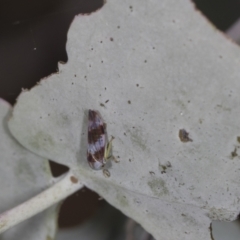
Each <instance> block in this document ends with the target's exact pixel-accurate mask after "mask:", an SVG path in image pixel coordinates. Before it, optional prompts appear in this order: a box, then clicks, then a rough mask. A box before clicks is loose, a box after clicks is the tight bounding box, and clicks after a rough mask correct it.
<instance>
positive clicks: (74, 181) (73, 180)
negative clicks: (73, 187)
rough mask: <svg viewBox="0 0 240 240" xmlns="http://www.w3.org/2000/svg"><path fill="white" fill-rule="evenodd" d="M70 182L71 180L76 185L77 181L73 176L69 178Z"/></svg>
mask: <svg viewBox="0 0 240 240" xmlns="http://www.w3.org/2000/svg"><path fill="white" fill-rule="evenodd" d="M70 180H71V182H72V183H77V182H78V179H77V178H76V177H74V176H71V177H70Z"/></svg>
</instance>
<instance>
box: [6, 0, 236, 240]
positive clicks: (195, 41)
mask: <svg viewBox="0 0 240 240" xmlns="http://www.w3.org/2000/svg"><path fill="white" fill-rule="evenodd" d="M67 52H68V56H69V61H68V63H67V64H64V65H62V64H59V73H57V74H53V75H51V76H49V77H48V78H47V79H44V80H42V81H41V82H40V84H39V85H38V86H36V87H34V88H33V89H31V90H30V91H25V92H23V93H22V94H21V95H20V96H19V98H18V102H17V104H16V106H15V107H14V111H13V115H12V118H11V120H10V122H9V127H10V131H11V132H12V134H13V135H14V136H15V137H16V139H17V140H18V141H19V142H20V143H21V144H22V145H23V146H25V147H26V148H28V149H29V150H31V151H33V152H35V153H37V154H38V155H40V156H42V157H45V158H49V159H52V160H54V161H56V162H59V163H62V164H65V165H68V166H69V167H70V169H72V170H74V172H75V176H77V177H78V178H79V179H80V180H81V182H82V183H84V184H85V185H86V186H87V187H89V188H91V189H93V190H95V191H96V192H98V193H99V194H100V195H101V196H102V197H103V198H105V199H106V200H107V201H108V202H109V203H111V204H112V205H114V206H115V207H116V208H118V209H120V210H121V211H122V212H123V213H124V214H126V215H127V216H129V217H131V218H133V219H134V220H136V221H137V222H139V223H140V224H141V225H142V226H143V227H144V228H145V229H146V230H147V231H149V232H150V233H151V234H152V235H153V236H154V237H155V238H156V239H159V240H162V239H168V240H176V239H186V240H188V239H189V240H192V239H199V240H200V239H204V240H208V239H209V240H210V239H211V232H210V224H211V222H212V220H227V221H232V220H234V219H236V218H237V215H238V210H239V208H240V203H239V197H240V188H239V182H240V159H239V156H238V154H239V152H240V150H239V148H240V137H239V136H240V126H239V125H240V124H239V113H240V104H239V91H240V81H239V80H240V71H239V59H240V58H239V57H240V51H239V47H238V46H237V45H235V44H234V43H232V42H231V41H229V40H228V39H227V38H226V37H225V36H224V35H223V34H222V33H220V32H218V31H217V30H216V29H215V28H214V27H213V26H212V25H210V24H209V23H208V22H207V20H206V19H205V18H204V17H203V16H202V15H201V14H200V13H199V12H197V11H196V10H195V8H194V6H193V4H192V3H191V2H190V1H189V2H188V1H183V0H179V1H174V0H158V1H157V0H152V1H143V0H141V1H139V0H138V1H136V0H130V1H126V0H123V1H116V0H110V1H108V2H107V3H106V4H105V5H104V7H103V8H102V9H101V10H99V11H97V12H95V13H93V14H91V15H90V16H81V15H80V16H77V17H76V18H75V20H74V21H73V23H72V25H71V28H70V30H69V33H68V42H67ZM88 109H94V110H98V111H99V112H100V113H101V115H102V117H103V119H104V120H105V122H106V123H107V131H108V135H109V136H110V135H112V136H114V137H115V139H114V141H113V155H114V156H115V157H116V158H117V159H119V160H120V162H119V163H115V162H114V161H112V162H111V163H110V164H107V166H106V167H107V168H108V170H109V172H110V177H109V178H106V177H105V176H104V175H103V173H102V171H94V170H92V169H90V167H89V166H88V163H87V160H86V151H87V134H88V132H87V120H88V119H87V112H88Z"/></svg>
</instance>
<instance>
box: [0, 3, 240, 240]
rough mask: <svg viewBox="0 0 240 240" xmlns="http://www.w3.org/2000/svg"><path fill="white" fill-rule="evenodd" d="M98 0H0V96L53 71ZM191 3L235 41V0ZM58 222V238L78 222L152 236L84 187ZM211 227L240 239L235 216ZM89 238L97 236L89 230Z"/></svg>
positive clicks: (239, 6)
mask: <svg viewBox="0 0 240 240" xmlns="http://www.w3.org/2000/svg"><path fill="white" fill-rule="evenodd" d="M103 4H104V3H103V0H21V1H19V0H8V1H6V0H5V1H4V0H1V1H0V98H3V99H5V100H6V101H8V102H10V103H11V104H12V105H13V104H14V103H15V101H16V99H17V96H18V95H19V93H20V92H21V90H22V89H29V88H31V87H33V86H34V85H35V84H36V83H37V82H39V81H40V79H42V78H44V77H46V76H48V75H50V74H52V73H54V72H57V71H58V62H67V61H68V56H67V53H66V48H65V46H66V41H67V32H68V29H69V27H70V25H71V22H72V21H73V19H74V16H75V15H78V14H91V13H92V12H94V11H97V10H98V9H100V8H101V7H102V6H103ZM194 4H195V6H196V9H198V10H199V11H201V12H202V14H203V15H205V16H206V17H207V18H208V19H209V21H210V22H212V24H213V25H214V26H215V27H216V28H218V29H219V30H220V31H223V32H225V33H226V34H228V36H229V37H230V38H232V39H233V40H234V41H235V42H239V39H240V23H239V22H238V19H239V17H240V0H221V1H219V0H195V1H194ZM51 168H52V172H53V175H54V176H59V175H61V174H62V173H64V172H66V171H67V170H68V168H67V167H65V166H62V165H59V164H56V163H53V162H51ZM83 206H84V207H83ZM103 216H104V218H103ZM99 222H101V224H102V225H99ZM59 226H60V228H61V229H62V230H61V231H60V233H59V235H58V239H80V238H79V236H80V235H79V234H80V233H79V228H74V227H79V226H82V227H83V228H84V229H85V230H84V231H89V232H93V231H94V229H96V230H97V229H100V228H101V229H103V228H107V232H106V233H104V234H105V235H104V236H105V237H103V239H111V240H115V239H124V240H125V239H126V240H134V239H137V240H140V237H139V236H142V239H145V240H151V239H153V238H152V237H151V235H149V234H147V233H144V230H143V229H141V227H140V226H139V225H138V224H137V223H135V222H134V221H132V220H131V219H128V218H126V217H125V216H124V215H122V214H121V213H120V212H119V211H118V210H116V209H114V208H113V207H111V206H110V205H108V204H107V203H106V202H105V201H104V200H101V199H99V196H98V195H97V194H96V193H94V192H92V191H90V190H88V189H83V190H81V191H79V192H77V193H75V194H73V195H72V196H70V197H69V198H68V199H66V200H65V201H64V202H63V204H62V206H61V209H60V215H59ZM212 228H213V237H214V239H215V240H235V239H240V225H239V222H238V221H235V222H234V223H219V222H214V223H213V225H212ZM70 229H71V230H73V229H75V232H74V231H71V236H74V234H76V236H78V237H77V238H74V237H73V238H70V237H69V236H70V235H68V234H70V233H69V230H70ZM99 231H100V230H99ZM89 232H88V236H90V235H89ZM136 232H137V234H138V235H136ZM139 234H140V235H139ZM229 234H230V235H229ZM136 236H138V237H136ZM231 237H232V238H231ZM82 239H83V238H82ZM88 239H100V238H98V237H96V236H94V235H92V238H90V237H89V238H88Z"/></svg>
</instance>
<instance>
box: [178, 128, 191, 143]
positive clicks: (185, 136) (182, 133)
mask: <svg viewBox="0 0 240 240" xmlns="http://www.w3.org/2000/svg"><path fill="white" fill-rule="evenodd" d="M178 136H179V138H180V140H181V141H182V142H192V141H193V140H192V139H191V138H190V137H189V133H188V132H187V131H186V130H185V129H180V130H179V133H178Z"/></svg>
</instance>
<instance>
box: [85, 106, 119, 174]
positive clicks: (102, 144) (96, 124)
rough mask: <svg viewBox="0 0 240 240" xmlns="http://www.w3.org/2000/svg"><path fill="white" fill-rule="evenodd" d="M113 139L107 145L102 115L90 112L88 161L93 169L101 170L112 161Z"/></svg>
mask: <svg viewBox="0 0 240 240" xmlns="http://www.w3.org/2000/svg"><path fill="white" fill-rule="evenodd" d="M113 139H114V138H113V137H112V138H111V140H110V141H109V142H108V143H107V135H106V124H105V123H104V121H103V119H102V117H101V116H100V113H99V112H97V111H94V110H89V111H88V149H87V160H88V163H89V165H90V167H91V168H93V169H94V170H99V169H101V168H102V167H104V165H105V164H106V162H107V160H108V159H110V158H111V157H112V156H111V150H112V140H113Z"/></svg>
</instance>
